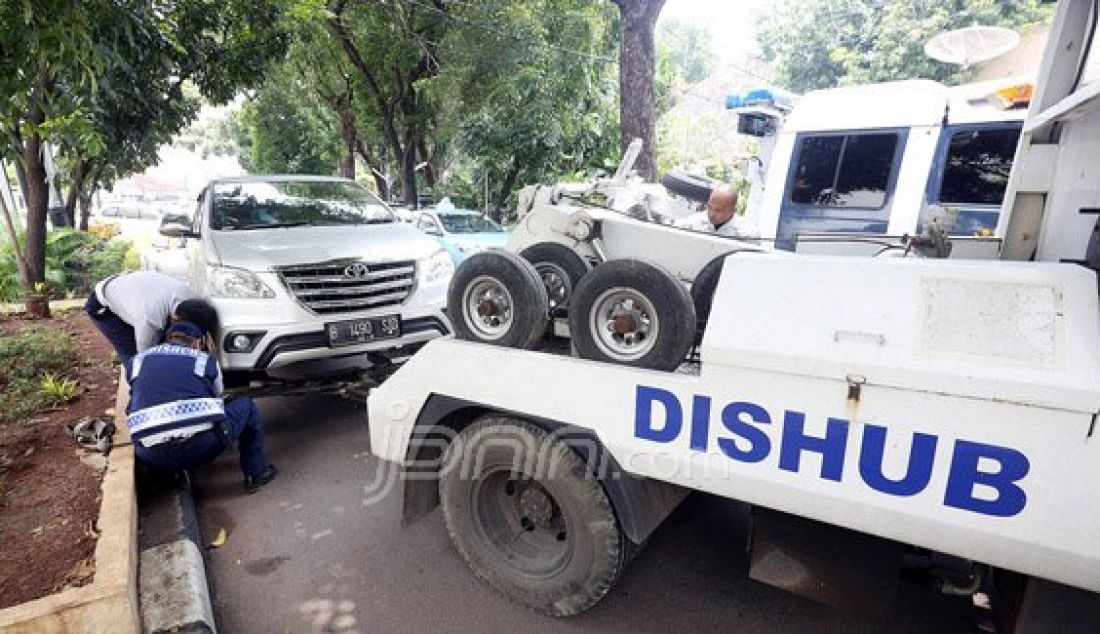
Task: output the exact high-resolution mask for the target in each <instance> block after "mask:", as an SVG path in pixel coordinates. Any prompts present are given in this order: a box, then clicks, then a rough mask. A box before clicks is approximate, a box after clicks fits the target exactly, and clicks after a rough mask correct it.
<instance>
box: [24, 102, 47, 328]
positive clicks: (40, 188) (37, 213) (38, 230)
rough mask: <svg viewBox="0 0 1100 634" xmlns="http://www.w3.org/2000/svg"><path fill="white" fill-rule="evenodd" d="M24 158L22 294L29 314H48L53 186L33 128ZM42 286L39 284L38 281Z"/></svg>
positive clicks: (34, 116) (36, 118)
mask: <svg viewBox="0 0 1100 634" xmlns="http://www.w3.org/2000/svg"><path fill="white" fill-rule="evenodd" d="M27 120H28V122H29V123H32V124H33V125H37V124H38V123H41V120H42V117H41V113H38V112H32V113H31V115H30V116H28V117H27ZM23 158H24V161H25V164H26V171H27V189H26V191H25V192H24V194H23V195H24V197H25V198H26V201H27V240H26V245H25V247H24V248H25V253H24V258H25V261H26V263H27V277H28V278H29V279H28V280H27V283H26V284H24V288H23V295H24V300H25V302H26V305H27V314H28V315H30V316H31V317H49V316H50V304H49V299H48V291H47V290H46V289H45V288H44V285H45V282H46V220H47V218H48V212H49V206H50V190H49V185H48V184H47V183H46V164H45V162H44V161H43V160H42V139H41V138H40V137H39V136H38V131H37V130H33V131H32V132H31V133H30V134H28V135H27V138H26V140H25V141H24V143H23ZM40 284H41V285H43V288H39V285H40Z"/></svg>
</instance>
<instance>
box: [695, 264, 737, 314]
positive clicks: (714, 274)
mask: <svg viewBox="0 0 1100 634" xmlns="http://www.w3.org/2000/svg"><path fill="white" fill-rule="evenodd" d="M729 255H730V254H729V253H726V254H725V255H720V256H718V257H716V258H714V259H713V260H711V261H710V262H707V265H706V266H704V267H703V268H702V270H700V271H699V274H698V275H696V276H695V281H694V282H692V283H691V303H692V305H693V306H695V319H696V320H698V322H699V324H706V323H707V319H709V318H710V307H711V304H713V303H714V291H716V290H718V278H720V277H721V276H722V265H723V264H725V263H726V257H728V256H729Z"/></svg>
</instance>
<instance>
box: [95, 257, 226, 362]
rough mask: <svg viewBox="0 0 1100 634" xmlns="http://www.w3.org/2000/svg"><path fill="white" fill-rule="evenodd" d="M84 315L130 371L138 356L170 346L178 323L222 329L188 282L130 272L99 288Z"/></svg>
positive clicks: (212, 311) (106, 280)
mask: <svg viewBox="0 0 1100 634" xmlns="http://www.w3.org/2000/svg"><path fill="white" fill-rule="evenodd" d="M84 310H85V311H87V313H88V316H89V317H91V318H92V324H93V325H94V326H95V327H96V328H97V329H98V330H99V331H100V332H101V333H102V334H103V336H104V337H105V338H106V339H107V341H109V342H111V346H112V347H114V349H115V352H117V353H118V356H119V359H121V360H122V364H123V366H125V368H126V370H127V371H129V370H130V362H131V360H132V359H133V358H134V356H135V355H137V353H139V352H144V351H146V350H148V349H149V348H152V347H153V346H155V345H157V344H158V343H160V342H162V341H164V332H165V329H166V328H168V326H170V325H171V324H172V322H175V321H189V322H191V323H193V324H195V325H197V326H199V327H200V328H202V329H203V330H205V331H206V332H214V330H215V329H216V328H217V325H218V314H217V311H215V310H214V307H213V306H211V305H210V303H209V302H207V301H206V300H203V299H198V298H196V297H195V295H194V293H192V292H191V290H190V289H188V288H187V285H186V284H184V283H183V282H181V281H179V280H177V279H174V278H171V277H169V276H167V275H164V274H163V273H157V272H155V271H145V270H141V271H130V272H129V273H123V274H121V275H115V276H113V277H109V278H107V279H105V280H103V281H101V282H99V283H98V284H96V285H95V290H94V291H93V292H92V294H91V295H89V296H88V301H87V302H86V303H85V304H84Z"/></svg>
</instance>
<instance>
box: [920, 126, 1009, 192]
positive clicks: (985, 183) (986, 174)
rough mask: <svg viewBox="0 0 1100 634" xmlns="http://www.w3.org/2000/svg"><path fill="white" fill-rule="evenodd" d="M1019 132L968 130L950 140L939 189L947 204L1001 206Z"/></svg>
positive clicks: (958, 133)
mask: <svg viewBox="0 0 1100 634" xmlns="http://www.w3.org/2000/svg"><path fill="white" fill-rule="evenodd" d="M1019 139H1020V130H1019V129H1018V128H1017V129H1000V130H966V131H963V132H957V133H955V134H954V135H953V136H952V137H951V145H950V147H949V148H948V151H947V161H946V165H945V166H944V172H943V185H942V186H941V187H940V198H939V202H941V203H945V204H974V205H1000V204H1001V201H1002V200H1003V199H1004V195H1005V187H1007V186H1008V175H1009V173H1010V172H1011V171H1012V160H1013V158H1014V157H1015V155H1016V143H1017V141H1019Z"/></svg>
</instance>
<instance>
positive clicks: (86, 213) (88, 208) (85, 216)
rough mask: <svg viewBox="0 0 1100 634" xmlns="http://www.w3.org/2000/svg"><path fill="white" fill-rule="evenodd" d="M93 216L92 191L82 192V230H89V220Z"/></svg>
mask: <svg viewBox="0 0 1100 634" xmlns="http://www.w3.org/2000/svg"><path fill="white" fill-rule="evenodd" d="M91 217H92V192H90V191H87V192H81V193H80V230H81V231H87V230H88V220H89V218H91Z"/></svg>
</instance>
